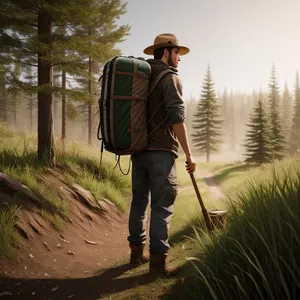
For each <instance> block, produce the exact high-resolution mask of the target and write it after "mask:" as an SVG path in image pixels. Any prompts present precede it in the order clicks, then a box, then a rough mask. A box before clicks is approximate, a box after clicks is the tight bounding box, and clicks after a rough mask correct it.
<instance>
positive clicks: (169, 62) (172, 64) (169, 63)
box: [168, 54, 177, 68]
mask: <svg viewBox="0 0 300 300" xmlns="http://www.w3.org/2000/svg"><path fill="white" fill-rule="evenodd" d="M168 65H169V66H171V67H173V68H176V67H177V66H174V63H173V61H172V57H171V54H170V55H169V58H168Z"/></svg>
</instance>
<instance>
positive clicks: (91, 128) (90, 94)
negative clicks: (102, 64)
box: [88, 26, 93, 145]
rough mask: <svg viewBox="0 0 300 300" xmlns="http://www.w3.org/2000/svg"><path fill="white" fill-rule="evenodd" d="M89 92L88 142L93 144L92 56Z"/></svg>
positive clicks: (90, 60) (90, 59)
mask: <svg viewBox="0 0 300 300" xmlns="http://www.w3.org/2000/svg"><path fill="white" fill-rule="evenodd" d="M91 35H92V32H91V26H89V36H91ZM88 90H89V91H88V92H89V96H90V99H89V104H88V130H89V132H88V144H89V145H92V143H93V139H92V132H93V120H92V111H93V107H92V106H93V96H92V58H91V56H89V81H88Z"/></svg>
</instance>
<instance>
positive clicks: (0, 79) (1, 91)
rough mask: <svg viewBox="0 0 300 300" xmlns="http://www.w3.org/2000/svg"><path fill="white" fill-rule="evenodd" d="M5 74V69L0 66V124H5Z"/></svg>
mask: <svg viewBox="0 0 300 300" xmlns="http://www.w3.org/2000/svg"><path fill="white" fill-rule="evenodd" d="M6 73H7V70H6V69H5V67H4V66H3V65H0V123H1V122H4V123H5V122H7V104H6V103H7V93H6V80H5V78H6Z"/></svg>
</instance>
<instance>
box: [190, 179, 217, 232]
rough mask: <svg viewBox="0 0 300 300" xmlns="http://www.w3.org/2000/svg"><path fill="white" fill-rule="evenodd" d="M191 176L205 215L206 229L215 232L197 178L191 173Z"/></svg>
mask: <svg viewBox="0 0 300 300" xmlns="http://www.w3.org/2000/svg"><path fill="white" fill-rule="evenodd" d="M190 176H191V179H192V182H193V186H194V189H195V192H196V195H197V198H198V201H199V203H200V206H201V209H202V214H203V217H204V220H205V224H206V227H207V229H208V231H209V232H212V231H213V226H212V222H211V220H210V217H209V214H208V212H207V210H206V208H205V206H204V203H203V201H202V197H201V195H200V192H199V189H198V186H197V182H196V180H195V177H194V173H190Z"/></svg>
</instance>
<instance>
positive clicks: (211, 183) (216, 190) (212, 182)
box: [196, 170, 225, 200]
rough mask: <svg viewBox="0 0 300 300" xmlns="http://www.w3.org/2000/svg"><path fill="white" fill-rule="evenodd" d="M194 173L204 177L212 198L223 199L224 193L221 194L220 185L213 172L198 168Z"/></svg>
mask: <svg viewBox="0 0 300 300" xmlns="http://www.w3.org/2000/svg"><path fill="white" fill-rule="evenodd" d="M196 174H197V175H198V176H201V177H202V178H204V180H205V182H206V184H207V186H208V189H209V191H210V195H211V199H212V200H219V199H224V198H225V195H224V194H223V192H222V190H221V188H220V186H219V185H218V183H217V180H216V178H215V176H214V175H213V174H211V173H210V172H208V171H206V170H198V171H196Z"/></svg>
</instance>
